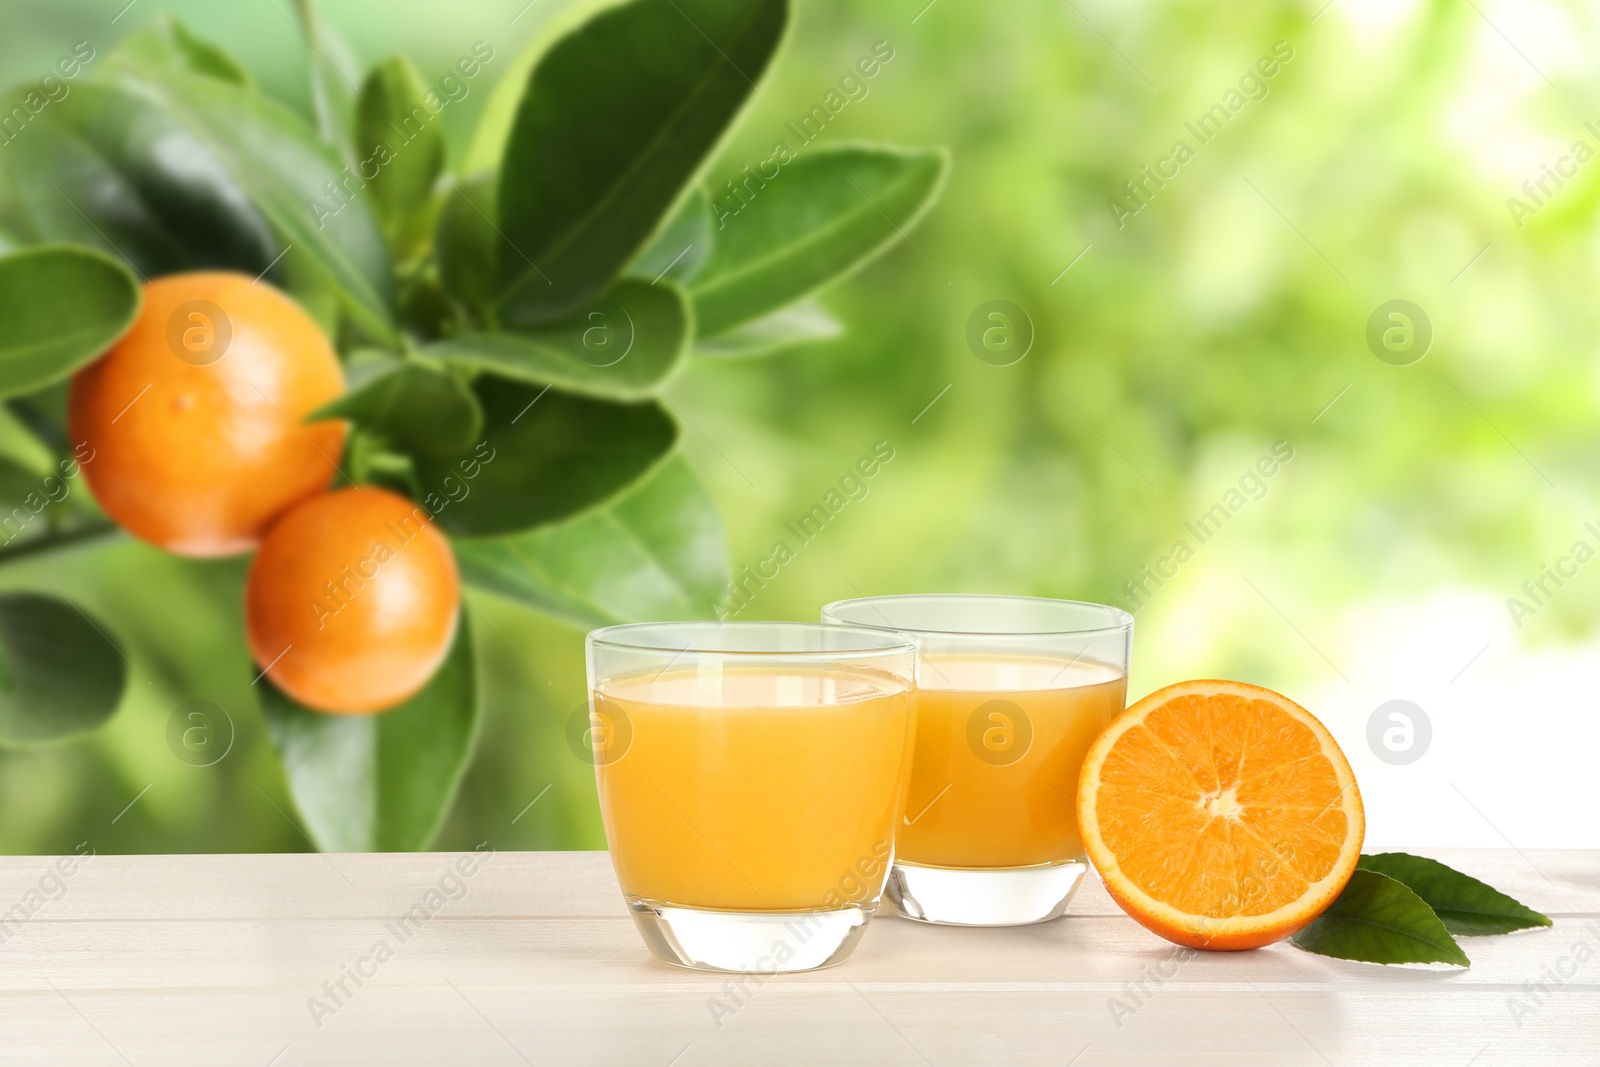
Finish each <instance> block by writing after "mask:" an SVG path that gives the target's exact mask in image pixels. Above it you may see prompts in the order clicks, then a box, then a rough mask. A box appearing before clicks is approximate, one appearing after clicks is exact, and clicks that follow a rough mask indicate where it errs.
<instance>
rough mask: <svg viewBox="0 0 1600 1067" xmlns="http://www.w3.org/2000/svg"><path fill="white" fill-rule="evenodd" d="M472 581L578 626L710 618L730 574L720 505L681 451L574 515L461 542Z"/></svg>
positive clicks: (458, 546)
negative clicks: (534, 527)
mask: <svg viewBox="0 0 1600 1067" xmlns="http://www.w3.org/2000/svg"><path fill="white" fill-rule="evenodd" d="M456 558H457V560H458V561H459V562H460V564H461V573H462V576H463V577H465V578H466V579H467V580H468V581H470V582H473V583H474V584H477V585H480V586H483V587H484V588H486V589H491V590H493V591H495V592H497V593H500V594H502V595H504V596H508V597H511V598H513V599H515V600H519V601H521V602H522V603H524V604H528V605H530V606H532V607H534V608H536V609H538V610H540V611H543V612H547V613H549V614H551V615H557V616H560V617H562V618H565V619H569V620H571V621H573V622H575V623H578V624H579V625H582V626H609V625H611V624H612V623H618V622H637V621H642V620H648V619H703V618H709V617H711V616H712V615H713V614H714V613H715V610H716V606H717V604H718V603H719V602H720V600H721V599H722V596H723V593H724V588H725V586H726V584H727V581H728V553H727V538H726V536H725V534H724V533H723V529H722V520H721V519H720V518H719V517H718V515H717V508H716V503H715V501H713V500H712V499H711V495H710V494H709V493H707V492H706V490H705V487H704V486H702V485H701V484H700V480H699V479H698V478H696V477H695V474H694V471H693V469H692V468H690V466H689V464H688V463H687V462H686V461H685V460H684V459H683V457H682V456H678V455H675V456H673V457H672V458H670V459H668V460H667V461H666V462H665V463H663V464H661V466H660V467H658V468H657V469H656V470H655V471H654V472H653V473H652V474H651V475H650V476H649V477H648V478H646V479H645V480H644V481H643V482H640V483H639V484H638V485H636V486H634V487H633V488H632V489H630V490H629V491H628V492H627V493H625V494H624V495H622V496H621V497H618V498H617V499H616V500H613V501H611V502H610V503H609V504H607V505H605V506H604V507H602V508H597V509H595V510H594V511H590V512H588V513H586V514H583V515H580V516H578V517H577V518H574V519H569V520H568V521H566V522H563V523H559V524H557V525H555V526H550V527H546V528H545V529H543V530H537V531H535V532H533V533H529V534H523V535H522V536H520V537H505V538H497V539H494V540H482V541H459V542H457V543H456Z"/></svg>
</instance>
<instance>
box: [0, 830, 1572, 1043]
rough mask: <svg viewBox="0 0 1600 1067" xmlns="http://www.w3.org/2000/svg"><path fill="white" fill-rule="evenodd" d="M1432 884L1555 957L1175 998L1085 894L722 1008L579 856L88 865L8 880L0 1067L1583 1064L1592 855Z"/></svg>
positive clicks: (1202, 990)
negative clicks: (1507, 899)
mask: <svg viewBox="0 0 1600 1067" xmlns="http://www.w3.org/2000/svg"><path fill="white" fill-rule="evenodd" d="M1428 854H1430V855H1434V856H1436V857H1438V858H1439V859H1442V860H1444V861H1445V862H1448V863H1451V864H1453V865H1455V866H1458V867H1460V868H1462V869H1464V870H1466V871H1468V872H1470V873H1474V874H1476V875H1478V876H1479V877H1483V878H1485V879H1486V880H1488V881H1489V882H1491V883H1492V884H1494V885H1497V886H1499V887H1500V888H1502V889H1505V890H1506V891H1508V892H1510V893H1512V894H1513V895H1515V896H1517V897H1519V898H1521V899H1523V900H1525V901H1527V902H1528V903H1530V904H1531V905H1533V906H1535V907H1537V908H1540V909H1541V910H1543V911H1545V912H1547V913H1549V914H1550V915H1552V916H1553V917H1554V918H1555V920H1556V922H1555V927H1554V928H1553V929H1551V930H1545V931H1537V932H1533V933H1525V934H1519V935H1512V936H1509V937H1500V938H1487V939H1471V940H1468V941H1466V942H1464V945H1465V947H1466V949H1467V952H1468V954H1469V955H1470V956H1471V957H1472V959H1473V966H1472V968H1471V969H1470V970H1468V971H1465V972H1453V973H1437V972H1429V971H1421V970H1410V969H1400V968H1378V967H1370V966H1364V965H1360V964H1352V963H1343V962H1340V961H1336V960H1329V959H1324V958H1321V957H1317V956H1312V955H1308V954H1306V953H1303V952H1300V951H1299V950H1297V949H1295V948H1293V947H1291V946H1287V945H1279V946H1274V947H1272V948H1269V949H1264V950H1260V951H1256V952H1245V953H1231V954H1230V953H1215V954H1207V953H1202V954H1200V956H1198V957H1197V958H1195V959H1193V960H1190V961H1187V962H1183V963H1182V964H1181V965H1176V973H1173V970H1174V966H1175V965H1174V964H1173V963H1172V962H1171V959H1170V946H1168V945H1167V944H1166V943H1165V942H1163V941H1161V940H1159V939H1157V938H1156V937H1155V936H1154V935H1152V934H1149V933H1146V932H1145V931H1144V930H1143V929H1142V928H1140V927H1138V926H1136V925H1135V924H1134V923H1133V922H1132V921H1131V920H1129V919H1128V918H1126V917H1125V916H1123V915H1122V914H1121V913H1120V912H1119V911H1118V910H1117V908H1116V906H1115V905H1114V904H1112V903H1111V902H1110V900H1109V899H1108V898H1107V897H1106V896H1105V893H1104V891H1103V890H1102V889H1101V887H1100V886H1099V884H1098V883H1094V884H1090V885H1087V886H1085V887H1084V889H1083V890H1082V891H1081V892H1080V893H1079V895H1078V899H1077V901H1075V903H1074V907H1075V912H1076V914H1074V915H1072V916H1070V917H1068V918H1066V919H1063V920H1061V921H1058V922H1054V923H1050V924H1047V925H1044V926H1036V927H1027V928H1020V929H1011V930H963V929H950V928H942V927H939V928H935V927H927V926H922V925H918V924H914V923H910V922H907V921H904V920H900V919H895V918H889V917H887V915H886V914H885V915H881V916H880V917H879V918H878V919H876V920H874V923H873V926H872V928H871V929H869V930H868V931H867V936H866V938H865V940H864V941H863V942H862V944H861V947H860V948H859V950H858V951H857V953H856V955H855V957H854V958H853V959H851V960H850V961H848V962H847V963H845V964H844V965H843V966H841V967H838V968H835V969H832V970H828V971H821V972H815V973H812V974H809V975H794V976H786V977H781V978H773V979H768V980H766V981H764V982H762V983H761V984H759V985H758V984H756V983H755V982H753V981H750V980H747V981H746V982H745V992H744V993H743V994H741V993H740V992H739V991H738V987H737V984H736V980H731V979H730V978H729V977H728V976H724V975H712V974H703V973H697V972H691V971H685V970H679V969H676V968H673V967H668V966H666V965H665V964H661V963H657V962H656V961H655V960H653V959H652V958H651V957H650V956H649V955H648V954H647V953H646V951H645V948H644V945H643V944H642V942H641V941H640V940H639V937H638V935H637V934H636V933H635V932H634V929H633V924H632V923H631V922H630V921H629V919H628V918H627V915H626V913H625V912H624V910H623V907H622V903H621V900H620V897H619V895H618V893H617V889H616V885H615V882H614V881H613V879H612V874H611V868H610V865H609V863H608V861H607V859H606V856H605V855H604V854H603V853H500V854H496V855H494V856H493V857H492V859H490V860H488V861H487V862H482V863H479V864H477V865H476V867H475V869H473V872H472V873H471V875H470V876H467V877H462V876H460V875H459V874H458V875H457V879H458V880H457V881H451V880H449V879H445V878H444V876H445V875H447V874H449V873H450V872H452V871H453V870H454V869H455V865H456V864H457V862H458V859H459V857H458V856H457V855H455V854H445V853H434V854H424V855H335V856H317V855H285V856H96V857H93V858H91V859H89V860H87V861H84V862H82V863H81V864H80V865H79V866H78V867H77V868H76V869H75V870H74V871H73V872H72V873H71V874H70V875H62V874H60V873H59V872H58V873H57V875H56V877H54V878H52V877H50V875H49V874H48V872H49V871H51V870H52V864H53V862H54V861H52V860H50V859H47V858H44V857H10V858H4V859H0V939H3V944H0V997H3V1000H0V1063H4V1064H8V1065H9V1064H27V1065H33V1064H56V1063H61V1064H69V1063H70V1064H75V1065H79V1064H81V1065H90V1064H110V1065H114V1064H133V1065H137V1067H144V1065H147V1064H148V1065H154V1064H161V1065H166V1064H204V1065H206V1067H215V1065H219V1064H245V1065H253V1067H267V1065H269V1064H271V1065H273V1067H291V1065H296V1064H340V1065H344V1064H360V1063H377V1064H424V1063H425V1064H540V1065H543V1064H547V1063H549V1064H568V1063H585V1064H588V1063H607V1064H612V1063H614V1064H627V1065H643V1067H668V1065H672V1067H693V1065H696V1064H712V1063H716V1064H789V1063H794V1064H818V1063H834V1062H838V1063H850V1064H861V1065H877V1064H913V1065H914V1064H935V1065H944V1064H967V1063H993V1064H1034V1063H1039V1064H1056V1065H1065V1064H1076V1065H1078V1067H1095V1065H1098V1064H1111V1063H1125V1064H1126V1063H1136V1064H1166V1063H1174V1064H1180V1063H1181V1064H1186V1065H1189V1064H1193V1065H1202V1064H1219V1065H1221V1064H1227V1065H1230V1067H1232V1065H1239V1064H1271V1065H1273V1067H1278V1065H1292V1064H1338V1065H1341V1067H1342V1065H1344V1064H1386V1065H1387V1064H1440V1065H1446V1067H1467V1065H1468V1064H1472V1065H1475V1067H1487V1065H1491V1064H1516V1065H1524V1064H1528V1065H1533V1064H1537V1065H1541V1067H1542V1065H1548V1064H1567V1063H1571V1064H1588V1065H1593V1064H1596V1063H1597V1062H1600V853H1597V852H1529V853H1517V852H1510V851H1506V852H1489V851H1477V852H1463V851H1449V850H1442V851H1441V850H1430V851H1429V853H1428ZM442 879H443V881H442V883H441V880H442ZM441 884H442V886H443V890H444V891H443V892H438V890H439V888H440V886H441ZM430 890H433V891H435V892H437V893H438V895H437V896H436V897H430V895H429V893H430ZM30 894H32V895H30ZM451 896H453V897H454V899H450V898H451ZM419 904H420V905H421V906H422V911H423V912H426V913H428V916H429V917H428V918H427V919H426V920H423V919H420V918H419V919H414V920H413V921H412V923H411V924H410V925H409V926H407V927H402V926H401V925H400V923H399V918H400V916H402V915H404V914H406V913H407V912H408V911H410V910H411V909H412V908H413V907H414V906H416V905H419ZM13 905H18V906H19V907H18V908H16V909H13ZM30 909H31V910H32V914H31V915H29V914H28V912H29V910H30ZM401 935H405V936H404V937H402V936H401ZM380 942H381V943H384V944H385V945H387V946H388V949H389V951H390V952H392V956H389V957H385V958H384V959H383V961H382V962H379V961H378V956H381V955H382V953H381V952H380V953H378V955H373V952H374V949H375V947H376V946H377V945H378V944H379V943H380ZM1580 944H1581V945H1585V946H1587V947H1588V950H1589V955H1588V956H1587V957H1586V958H1585V959H1583V960H1582V961H1581V962H1580V961H1579V959H1578V956H1579V955H1583V954H1582V953H1581V952H1580V951H1579V950H1577V949H1576V948H1575V946H1577V945H1580ZM1575 953H1577V954H1576V955H1575ZM1147 968H1148V970H1147ZM1547 968H1548V973H1546V969H1547ZM1558 969H1559V970H1560V971H1562V972H1564V973H1563V974H1561V975H1559V976H1558V975H1557V973H1556V972H1557V971H1558ZM353 971H359V972H364V976H363V975H362V974H358V977H360V978H361V984H360V985H357V984H356V981H355V979H353V978H350V977H347V975H348V974H350V973H352V972H353ZM1158 972H1165V973H1166V974H1168V975H1170V977H1166V978H1164V979H1163V980H1161V981H1159V983H1158V982H1156V981H1152V980H1151V978H1150V975H1151V974H1156V973H1158ZM1557 978H1559V980H1560V981H1561V982H1563V983H1564V984H1562V985H1561V986H1560V987H1559V988H1557V987H1556V986H1555V985H1554V984H1553V981H1552V979H1557ZM341 979H343V984H344V987H345V991H346V992H345V993H340V991H339V982H340V980H341ZM1141 980H1143V982H1144V988H1145V990H1146V991H1147V992H1146V993H1139V991H1138V990H1137V988H1136V985H1135V983H1138V982H1140V981H1141ZM1541 981H1542V982H1543V983H1544V985H1545V987H1546V989H1547V990H1548V992H1541V991H1539V990H1538V989H1537V988H1534V987H1527V986H1525V985H1524V983H1534V982H1541ZM325 982H326V983H328V985H327V986H326V987H325V986H324V983H325ZM329 990H332V991H333V993H334V994H337V999H335V997H334V996H332V995H330V993H329V992H328V991H329ZM312 998H319V999H320V1002H321V1004H322V1006H323V1007H322V1008H321V1009H320V1010H317V1011H314V1010H313V1001H312ZM1519 1004H1520V1005H1524V1006H1525V1010H1519V1009H1518V1007H1517V1005H1519ZM1119 1006H1120V1007H1119ZM714 1008H716V1009H717V1010H715V1011H714ZM1113 1008H1118V1010H1117V1011H1116V1012H1114V1011H1113ZM1114 1015H1116V1016H1120V1017H1119V1018H1114ZM314 1016H317V1017H316V1018H314Z"/></svg>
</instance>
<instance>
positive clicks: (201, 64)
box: [108, 11, 255, 89]
mask: <svg viewBox="0 0 1600 1067" xmlns="http://www.w3.org/2000/svg"><path fill="white" fill-rule="evenodd" d="M108 61H109V62H116V63H122V64H126V65H128V66H131V67H136V68H144V69H146V70H159V69H162V68H177V69H181V70H188V71H192V72H193V73H195V74H204V75H207V76H209V77H212V78H217V79H219V80H221V81H225V82H232V83H233V84H234V85H237V86H240V87H242V88H245V89H250V88H254V85H255V83H254V81H253V80H252V79H251V77H250V72H249V71H247V70H245V69H244V67H243V66H242V65H241V64H240V63H239V61H238V60H236V59H234V58H233V57H232V56H231V55H229V54H228V53H227V52H225V51H223V50H222V49H221V48H219V47H218V46H217V45H214V44H212V43H211V42H210V41H207V40H205V39H204V38H202V37H198V36H196V35H195V34H194V33H193V32H192V31H191V30H190V29H189V27H187V26H185V25H184V24H183V23H182V22H180V21H179V20H178V19H176V18H174V17H173V16H172V15H169V14H167V13H166V12H164V11H161V12H157V13H156V14H155V16H154V17H153V18H152V19H151V20H150V22H149V23H148V24H147V25H146V26H145V28H144V29H142V30H140V31H139V32H137V33H134V34H132V35H130V36H129V37H127V38H126V39H124V40H122V41H120V42H119V43H118V44H117V47H116V50H115V51H114V52H113V53H112V55H111V57H110V59H109V60H108Z"/></svg>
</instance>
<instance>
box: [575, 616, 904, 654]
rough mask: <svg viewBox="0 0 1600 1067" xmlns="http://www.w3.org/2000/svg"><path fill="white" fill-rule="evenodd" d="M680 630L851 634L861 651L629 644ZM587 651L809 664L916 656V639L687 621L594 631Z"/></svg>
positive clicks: (841, 629)
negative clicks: (633, 636) (635, 636)
mask: <svg viewBox="0 0 1600 1067" xmlns="http://www.w3.org/2000/svg"><path fill="white" fill-rule="evenodd" d="M673 628H681V629H684V630H689V631H698V632H702V633H704V632H709V633H712V634H718V633H724V632H726V631H729V630H734V631H740V630H742V631H745V632H756V631H760V630H770V629H780V628H781V629H787V630H790V631H795V630H798V631H802V632H805V633H809V634H824V635H825V634H841V635H842V634H849V635H852V636H854V637H856V638H858V639H860V641H861V646H860V647H859V648H770V647H769V648H726V647H722V648H719V647H716V645H715V643H713V642H707V641H698V642H690V643H689V644H687V645H665V644H660V643H659V642H649V641H639V640H627V639H626V635H627V634H630V633H640V632H642V631H650V630H657V631H659V630H664V629H673ZM584 643H585V644H586V645H588V647H589V648H591V649H592V648H596V647H603V648H609V649H617V650H620V651H624V652H674V653H677V654H678V655H680V656H683V655H690V654H693V655H704V656H750V657H758V656H765V657H769V658H771V657H783V658H786V659H788V658H794V659H800V658H806V659H831V660H838V659H865V658H872V657H879V656H897V655H905V654H906V653H913V654H914V653H916V651H917V649H918V645H917V639H916V637H915V636H913V635H911V634H908V633H905V632H904V631H901V630H894V629H889V628H886V627H877V626H857V625H855V624H853V623H836V622H790V621H788V620H784V619H743V620H740V621H737V622H711V621H709V620H687V621H683V622H625V623H618V624H616V625H613V626H602V627H600V628H599V629H596V630H590V631H589V633H588V636H586V637H585V638H584Z"/></svg>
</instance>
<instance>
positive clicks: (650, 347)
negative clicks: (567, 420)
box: [425, 280, 692, 399]
mask: <svg viewBox="0 0 1600 1067" xmlns="http://www.w3.org/2000/svg"><path fill="white" fill-rule="evenodd" d="M691 329H692V327H691V326H690V324H689V305H688V301H687V299H686V297H685V295H684V292H683V290H681V289H679V288H678V287H677V286H676V285H673V284H672V283H671V282H661V283H660V284H658V285H651V284H649V283H648V282H643V281H634V280H623V281H622V282H619V283H618V284H617V285H616V286H615V287H614V288H612V289H611V290H609V291H608V292H607V293H606V294H605V295H604V296H602V297H601V298H600V299H599V300H596V301H595V302H594V303H592V304H591V305H589V307H587V308H585V309H584V310H583V311H580V312H579V313H577V314H576V315H573V316H570V317H569V318H567V319H564V320H562V321H560V322H556V323H552V324H551V325H549V326H546V327H542V328H539V329H526V330H498V331H491V332H487V333H468V334H462V335H460V336H459V337H452V338H448V339H446V340H444V341H440V342H439V343H437V344H434V345H431V346H429V347H428V348H427V349H425V354H426V355H428V356H429V357H431V358H434V359H438V360H441V361H444V362H448V363H458V364H461V365H463V366H467V367H472V368H475V369H478V370H489V371H493V372H494V373H496V374H499V375H501V376H502V377H506V378H517V379H521V380H523V381H530V382H538V383H540V384H541V385H559V386H561V387H562V388H564V389H569V390H571V391H573V392H579V393H588V394H590V395H593V396H610V397H622V398H625V399H632V398H635V397H638V396H642V395H646V394H648V393H649V392H650V391H651V390H652V389H654V388H655V387H656V386H658V385H659V384H661V383H662V382H663V381H665V380H666V379H667V378H668V377H670V376H671V375H672V374H673V372H675V371H676V370H677V369H678V368H679V367H680V366H681V365H682V363H683V360H684V357H685V356H686V354H687V352H688V342H689V334H690V332H691Z"/></svg>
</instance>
